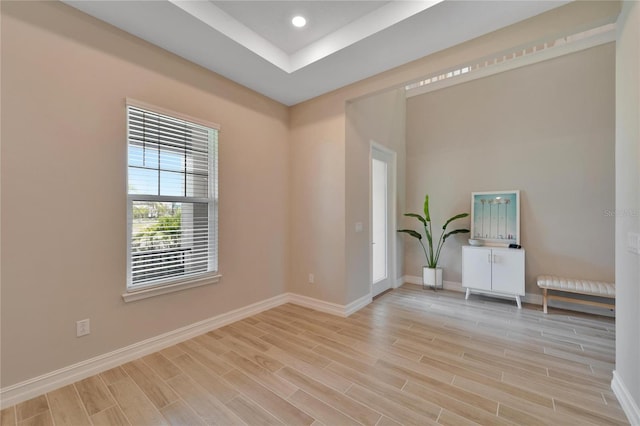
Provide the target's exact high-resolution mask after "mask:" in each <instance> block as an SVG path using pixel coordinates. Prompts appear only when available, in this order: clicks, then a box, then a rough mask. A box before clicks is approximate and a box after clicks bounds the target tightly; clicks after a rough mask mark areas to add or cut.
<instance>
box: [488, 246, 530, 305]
mask: <svg viewBox="0 0 640 426" xmlns="http://www.w3.org/2000/svg"><path fill="white" fill-rule="evenodd" d="M492 260H493V286H492V290H493V291H499V292H501V293H509V294H519V295H521V296H522V295H524V251H520V250H513V249H510V250H493V259H492Z"/></svg>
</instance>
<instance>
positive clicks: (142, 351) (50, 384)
mask: <svg viewBox="0 0 640 426" xmlns="http://www.w3.org/2000/svg"><path fill="white" fill-rule="evenodd" d="M288 300H289V295H288V294H286V293H285V294H281V295H279V296H275V297H271V298H269V299H266V300H263V301H260V302H256V303H253V304H251V305H248V306H245V307H242V308H238V309H234V310H233V311H230V312H226V313H224V314H220V315H216V316H215V317H211V318H209V319H206V320H203V321H198V322H195V323H193V324H190V325H187V326H184V327H180V328H178V329H176V330H173V331H169V332H167V333H163V334H161V335H159V336H155V337H152V338H149V339H146V340H143V341H140V342H136V343H134V344H132V345H129V346H125V347H124V348H120V349H116V350H115V351H112V352H108V353H106V354H102V355H98V356H96V357H93V358H90V359H87V360H84V361H80V362H78V363H76V364H72V365H69V366H67V367H63V368H60V369H58V370H55V371H52V372H49V373H46V374H43V375H41V376H38V377H34V378H32V379H29V380H25V381H24V382H20V383H16V384H14V385H11V386H7V387H5V388H2V389H0V408H6V407H10V406H12V405H15V404H17V403H19V402H22V401H26V400H28V399H31V398H34V397H36V396H39V395H42V394H44V393H46V392H49V391H52V390H54V389H57V388H59V387H61V386H65V385H68V384H71V383H74V382H76V381H78V380H82V379H84V378H87V377H90V376H93V375H95V374H98V373H100V372H102V371H105V370H108V369H110V368H113V367H116V366H118V365H121V364H124V363H126V362H129V361H132V360H134V359H137V358H140V357H142V356H145V355H148V354H151V353H154V352H157V351H159V350H161V349H164V348H166V347H169V346H171V345H175V344H176V343H180V342H183V341H185V340H188V339H191V338H192V337H195V336H199V335H201V334H204V333H207V332H208V331H211V330H215V329H216V328H220V327H222V326H225V325H227V324H231V323H232V322H235V321H239V320H241V319H243V318H247V317H250V316H252V315H256V314H258V313H260V312H262V311H266V310H267V309H271V308H275V307H276V306H280V305H282V304H284V303H287V301H288Z"/></svg>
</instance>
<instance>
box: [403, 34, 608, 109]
mask: <svg viewBox="0 0 640 426" xmlns="http://www.w3.org/2000/svg"><path fill="white" fill-rule="evenodd" d="M615 40H616V24H615V23H611V24H606V25H602V26H599V27H596V28H592V29H590V30H587V31H582V32H580V33H576V34H572V35H569V36H564V37H560V38H557V39H554V40H547V41H537V42H533V43H530V44H527V45H524V46H517V47H514V48H511V49H508V50H506V51H503V52H500V53H497V54H492V55H488V56H485V57H483V58H479V59H475V60H473V61H469V62H468V63H466V64H463V65H459V66H456V67H453V68H451V69H447V70H443V71H439V72H437V73H434V74H432V75H430V76H429V77H427V78H422V79H421V80H419V81H416V82H413V83H410V84H407V85H406V86H405V90H406V95H407V97H408V98H409V97H413V96H418V95H423V94H425V93H429V92H433V91H435V90H440V89H444V88H445V87H450V86H454V85H456V84H460V83H466V82H468V81H472V80H476V79H479V78H484V77H488V76H490V75H494V74H498V73H501V72H505V71H509V70H513V69H516V68H521V67H525V66H528V65H532V64H535V63H538V62H542V61H547V60H549V59H554V58H558V57H560V56H564V55H568V54H571V53H575V52H579V51H581V50H586V49H589V48H592V47H596V46H600V45H602V44H606V43H611V42H614V41H615Z"/></svg>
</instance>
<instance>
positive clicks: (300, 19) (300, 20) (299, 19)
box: [291, 15, 307, 28]
mask: <svg viewBox="0 0 640 426" xmlns="http://www.w3.org/2000/svg"><path fill="white" fill-rule="evenodd" d="M291 23H292V24H293V26H294V27H298V28H302V27H304V26H305V25H307V20H306V19H305V18H304V16H300V15H298V16H294V17H293V19H291Z"/></svg>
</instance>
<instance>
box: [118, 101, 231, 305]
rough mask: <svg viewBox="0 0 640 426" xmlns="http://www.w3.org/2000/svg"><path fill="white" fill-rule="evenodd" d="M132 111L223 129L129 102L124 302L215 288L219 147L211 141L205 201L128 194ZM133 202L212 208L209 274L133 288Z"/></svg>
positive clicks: (189, 198)
mask: <svg viewBox="0 0 640 426" xmlns="http://www.w3.org/2000/svg"><path fill="white" fill-rule="evenodd" d="M129 107H135V108H139V109H143V110H146V111H150V112H153V113H157V114H162V115H165V116H169V117H171V118H175V119H179V120H184V121H187V122H190V123H194V124H197V125H199V126H203V127H206V128H208V129H209V132H213V131H216V132H219V130H220V126H219V125H218V124H215V123H211V122H209V121H206V120H202V119H198V118H194V117H190V116H188V115H185V114H182V113H178V112H175V111H171V110H167V109H165V108H161V107H157V106H154V105H151V104H148V103H145V102H140V101H137V100H135V99H131V98H127V99H126V112H127V114H126V116H127V120H126V122H127V179H126V182H127V189H126V191H127V282H126V292H125V293H124V294H123V295H122V298H123V299H124V301H125V302H131V301H135V300H140V299H146V298H148V297H153V296H158V295H161V294H167V293H172V292H175V291H181V290H185V289H188V288H193V287H199V286H203V285H208V284H214V283H216V282H218V281H219V280H220V278H221V277H222V275H220V273H219V271H218V269H219V268H218V266H219V265H218V257H219V256H218V149H217V143H216V142H214V141H213V139H212V138H211V135H210V138H209V161H208V165H209V185H208V188H209V194H208V197H206V198H201V197H184V196H179V197H172V196H164V195H140V194H129V188H128V184H129V161H128V160H129V148H128V147H129V113H128V111H129ZM134 201H157V202H170V201H182V202H190V203H194V202H198V203H202V202H206V203H207V204H208V206H209V213H208V215H209V216H208V217H209V227H208V230H209V234H208V246H209V259H208V267H207V271H206V272H201V273H196V274H192V275H186V276H179V277H171V278H167V279H160V280H155V281H151V282H149V283H146V284H139V285H135V286H134V285H132V272H131V269H132V262H131V260H132V250H131V242H132V237H133V235H132V223H133V202H134Z"/></svg>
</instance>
